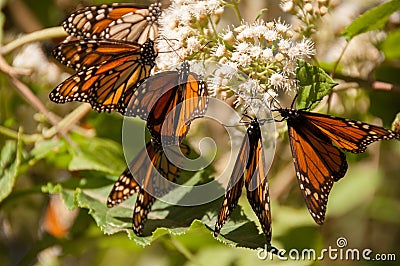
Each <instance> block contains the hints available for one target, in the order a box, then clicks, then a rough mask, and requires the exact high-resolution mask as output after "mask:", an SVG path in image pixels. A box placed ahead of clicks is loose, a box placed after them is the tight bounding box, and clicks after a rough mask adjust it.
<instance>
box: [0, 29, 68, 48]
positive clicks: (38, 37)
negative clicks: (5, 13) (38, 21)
mask: <svg viewBox="0 0 400 266" xmlns="http://www.w3.org/2000/svg"><path fill="white" fill-rule="evenodd" d="M66 36H67V33H66V32H65V31H64V29H63V28H62V27H61V26H58V27H53V28H47V29H44V30H39V31H35V32H32V33H29V34H27V35H24V36H22V37H21V38H18V39H16V40H14V41H12V42H10V43H8V44H6V45H4V46H3V47H1V48H0V53H1V54H8V53H10V52H11V51H13V50H15V49H16V48H18V47H20V46H23V45H25V44H27V43H30V42H37V41H42V40H48V39H52V38H61V37H66Z"/></svg>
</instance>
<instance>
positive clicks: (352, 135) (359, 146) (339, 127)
mask: <svg viewBox="0 0 400 266" xmlns="http://www.w3.org/2000/svg"><path fill="white" fill-rule="evenodd" d="M298 113H299V114H300V115H301V116H302V117H305V118H306V119H307V120H308V121H309V122H310V123H312V124H313V125H314V126H316V127H318V128H319V129H320V130H321V131H322V132H323V133H324V134H325V135H326V136H327V137H328V138H329V139H330V140H332V141H333V142H334V143H335V144H336V145H337V146H338V147H339V148H341V149H343V150H346V151H350V152H353V153H359V152H364V151H365V149H366V147H367V146H368V145H369V144H371V143H373V142H375V141H378V140H389V139H400V133H396V132H393V131H391V130H388V129H385V128H383V127H379V126H374V125H371V124H367V123H363V122H361V121H357V120H351V119H346V118H341V117H336V116H329V115H324V114H318V113H311V112H305V111H298Z"/></svg>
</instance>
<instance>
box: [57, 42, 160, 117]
mask: <svg viewBox="0 0 400 266" xmlns="http://www.w3.org/2000/svg"><path fill="white" fill-rule="evenodd" d="M53 55H54V56H55V58H56V59H58V60H59V61H60V62H61V63H63V64H65V65H67V66H69V67H72V68H74V69H75V70H77V71H78V72H77V73H76V74H75V75H73V76H71V77H70V78H68V79H66V80H65V81H64V82H62V83H61V84H60V85H58V86H57V87H56V88H55V89H54V90H53V91H52V92H51V93H50V95H49V98H50V100H52V101H53V102H56V103H65V102H70V101H81V102H88V103H90V104H91V105H92V108H93V109H94V110H96V111H98V112H110V111H112V110H115V111H118V112H120V113H122V114H123V113H125V109H126V104H127V103H128V102H129V101H130V100H131V97H132V96H133V95H134V93H135V91H136V89H137V86H138V84H140V82H142V81H143V80H144V79H145V78H147V77H148V76H150V71H151V69H152V68H153V67H154V65H155V62H154V61H155V58H156V56H157V54H156V52H155V51H154V43H153V41H151V40H148V41H146V42H145V43H144V44H138V43H131V42H123V41H106V40H75V41H70V42H66V43H62V44H60V45H59V46H58V47H56V48H55V49H54V51H53Z"/></svg>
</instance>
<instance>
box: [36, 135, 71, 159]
mask: <svg viewBox="0 0 400 266" xmlns="http://www.w3.org/2000/svg"><path fill="white" fill-rule="evenodd" d="M64 145H65V142H64V141H63V140H61V139H54V140H42V141H38V142H36V143H35V147H33V149H32V151H31V155H32V156H33V157H34V158H35V159H36V160H40V159H43V158H45V157H47V156H48V155H49V153H52V152H54V151H55V150H57V149H60V148H61V147H62V146H64Z"/></svg>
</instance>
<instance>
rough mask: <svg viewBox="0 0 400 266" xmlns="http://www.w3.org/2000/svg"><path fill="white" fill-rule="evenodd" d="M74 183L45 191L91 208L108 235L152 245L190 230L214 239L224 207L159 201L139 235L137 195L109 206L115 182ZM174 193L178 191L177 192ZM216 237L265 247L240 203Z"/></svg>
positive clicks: (235, 243) (71, 204) (90, 180)
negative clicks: (135, 222) (123, 235)
mask: <svg viewBox="0 0 400 266" xmlns="http://www.w3.org/2000/svg"><path fill="white" fill-rule="evenodd" d="M204 175H206V176H208V175H209V173H208V172H207V171H206V170H202V171H200V172H198V173H196V174H195V175H194V176H193V177H192V179H191V180H189V181H188V182H191V183H193V179H195V180H199V181H200V180H203V179H204ZM74 182H76V181H71V180H69V181H67V182H66V183H63V184H57V185H54V184H51V183H49V184H48V185H46V186H44V187H43V188H42V190H43V191H44V192H48V193H59V194H61V198H62V199H63V200H64V202H65V204H66V205H67V207H68V208H70V209H72V208H76V207H79V208H83V209H88V211H89V214H90V215H91V216H92V217H93V219H94V220H95V222H96V224H97V226H98V227H99V228H100V229H101V230H102V231H103V232H104V233H105V234H115V233H118V232H125V233H126V234H127V236H128V237H129V238H130V239H132V240H133V241H135V242H136V243H137V244H139V245H142V246H145V245H149V244H151V243H152V242H153V241H155V240H156V239H158V238H160V237H162V236H165V235H171V236H182V235H184V234H187V233H188V232H190V233H191V234H200V235H201V236H202V237H206V238H210V239H212V238H213V237H212V230H213V229H214V225H215V221H216V217H217V213H218V211H219V209H220V207H221V199H218V200H215V201H213V202H210V203H207V204H203V205H199V206H192V207H182V206H174V205H170V204H167V203H164V202H162V201H159V200H157V201H156V202H155V203H154V205H153V207H152V211H151V212H150V213H149V215H148V220H147V221H146V223H145V228H144V235H145V236H144V237H138V236H136V235H135V234H134V233H133V231H132V229H131V224H132V214H133V206H134V204H135V201H136V196H135V195H134V196H132V197H131V198H129V199H127V200H126V201H124V202H123V203H121V204H120V205H118V206H115V207H113V208H107V206H106V200H107V197H108V194H109V193H110V191H111V188H112V184H109V185H107V186H102V187H96V186H95V185H94V184H95V183H96V182H97V183H98V180H96V178H88V179H86V180H79V184H76V183H75V184H76V185H77V187H76V188H74V187H73V186H74ZM185 184H187V183H185ZM172 193H175V191H174V192H172ZM175 194H176V193H175ZM176 196H177V197H178V199H179V198H180V199H182V198H183V197H185V196H186V194H182V195H176ZM216 239H217V240H218V241H221V242H223V243H225V244H228V245H232V246H242V247H247V248H253V249H256V248H258V247H263V246H264V243H265V236H264V235H262V234H259V229H258V228H257V226H256V224H255V223H254V222H252V221H250V220H249V219H248V218H247V217H246V215H244V214H243V211H242V208H241V206H238V207H237V208H236V209H235V210H234V212H233V213H232V215H231V217H230V219H229V220H228V222H227V223H226V224H225V226H224V227H223V228H222V230H221V234H220V235H219V236H218V237H217V238H216Z"/></svg>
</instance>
